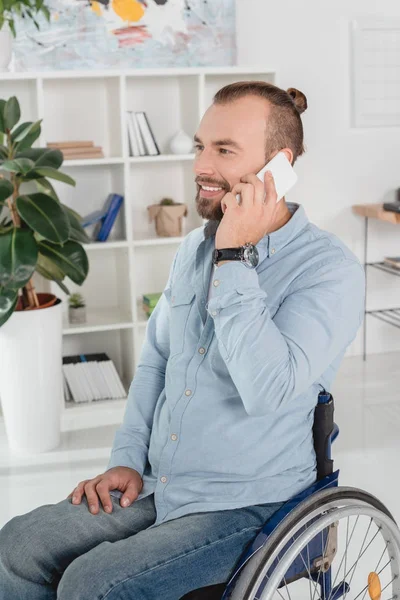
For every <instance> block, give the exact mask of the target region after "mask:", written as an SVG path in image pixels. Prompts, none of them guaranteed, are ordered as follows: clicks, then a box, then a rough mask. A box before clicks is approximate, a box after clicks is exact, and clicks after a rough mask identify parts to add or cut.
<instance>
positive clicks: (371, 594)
mask: <svg viewBox="0 0 400 600" xmlns="http://www.w3.org/2000/svg"><path fill="white" fill-rule="evenodd" d="M333 412H334V400H333V397H332V395H331V394H330V393H328V392H326V391H325V390H323V391H321V392H320V393H319V395H318V403H317V405H316V408H315V414H314V427H313V436H314V449H315V455H316V464H317V480H316V482H315V483H314V484H313V485H312V486H311V487H309V488H307V489H306V490H304V491H303V492H301V493H300V494H299V495H297V496H296V497H295V498H292V499H291V500H289V501H287V502H285V504H283V505H282V507H281V508H280V509H279V510H278V511H277V512H276V513H275V514H274V515H273V516H272V517H271V519H270V520H269V521H267V523H266V524H265V525H264V527H263V528H262V529H261V530H260V531H259V533H258V534H257V536H256V538H255V539H254V540H253V541H252V542H251V544H249V546H248V547H247V549H246V550H245V552H244V553H243V554H242V556H241V558H240V559H239V561H238V563H237V565H236V566H235V568H234V570H233V573H232V575H231V577H230V579H229V581H226V582H223V583H220V584H217V585H211V586H208V587H203V588H199V589H197V590H193V591H191V592H189V593H188V594H185V596H183V597H182V598H181V599H180V600H271V599H273V600H286V599H287V600H306V599H307V600H338V599H339V598H343V599H346V598H348V600H386V599H387V600H395V599H397V600H400V577H399V569H400V531H399V529H398V527H397V525H396V522H395V520H394V518H393V516H392V515H391V514H390V512H389V511H388V510H387V508H386V507H385V506H384V505H383V504H382V502H380V501H379V500H378V499H377V498H375V497H374V496H372V495H371V494H369V493H367V492H365V491H363V490H360V489H357V488H351V487H339V484H338V479H339V470H337V471H334V470H333V460H332V458H331V445H332V443H333V441H334V440H335V439H336V437H337V436H338V434H339V428H338V427H337V425H336V424H335V423H334V420H333Z"/></svg>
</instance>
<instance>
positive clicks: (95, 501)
mask: <svg viewBox="0 0 400 600" xmlns="http://www.w3.org/2000/svg"><path fill="white" fill-rule="evenodd" d="M96 485H97V481H96V480H91V481H89V482H88V483H87V484H86V485H85V487H84V491H85V494H86V498H87V503H88V506H89V510H90V512H91V513H97V512H98V510H99V497H98V495H97V492H96Z"/></svg>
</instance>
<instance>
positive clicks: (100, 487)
mask: <svg viewBox="0 0 400 600" xmlns="http://www.w3.org/2000/svg"><path fill="white" fill-rule="evenodd" d="M96 492H97V494H98V495H99V498H100V500H101V503H102V505H103V508H104V510H105V512H108V513H110V512H112V502H111V497H110V489H109V484H108V482H107V481H105V480H104V479H103V480H102V481H100V482H99V483H98V484H97V485H96Z"/></svg>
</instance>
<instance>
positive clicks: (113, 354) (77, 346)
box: [62, 328, 134, 410]
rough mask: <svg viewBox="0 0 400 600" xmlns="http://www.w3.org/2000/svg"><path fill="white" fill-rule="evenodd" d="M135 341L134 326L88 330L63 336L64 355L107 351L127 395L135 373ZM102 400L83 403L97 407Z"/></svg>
mask: <svg viewBox="0 0 400 600" xmlns="http://www.w3.org/2000/svg"><path fill="white" fill-rule="evenodd" d="M133 342H134V332H133V330H132V328H130V329H120V330H113V331H97V332H88V333H85V334H82V335H67V336H63V348H62V354H63V356H74V355H80V354H99V353H101V352H105V353H106V354H107V355H108V356H109V357H110V359H111V360H112V361H113V363H114V365H115V368H116V369H117V372H118V375H119V377H120V378H121V381H122V384H123V386H124V389H125V393H126V396H127V395H128V391H129V387H130V384H131V381H132V379H133V375H134V347H133ZM116 400H118V399H114V398H113V399H109V402H110V403H112V402H115V401H116ZM100 402H104V401H103V400H93V401H92V402H90V403H82V404H85V406H87V407H88V408H89V404H90V405H91V406H96V407H97V404H98V403H100ZM67 404H69V403H67V402H65V406H66V405H67ZM99 406H100V405H99ZM105 406H106V405H105ZM71 408H73V407H71ZM79 408H81V403H79V404H78V406H77V410H78V409H79ZM99 410H100V409H99Z"/></svg>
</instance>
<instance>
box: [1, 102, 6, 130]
mask: <svg viewBox="0 0 400 600" xmlns="http://www.w3.org/2000/svg"><path fill="white" fill-rule="evenodd" d="M5 105H6V101H5V100H0V131H1V133H5V132H6V126H5V124H4V107H5Z"/></svg>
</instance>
